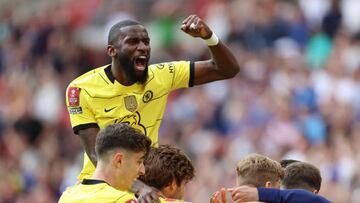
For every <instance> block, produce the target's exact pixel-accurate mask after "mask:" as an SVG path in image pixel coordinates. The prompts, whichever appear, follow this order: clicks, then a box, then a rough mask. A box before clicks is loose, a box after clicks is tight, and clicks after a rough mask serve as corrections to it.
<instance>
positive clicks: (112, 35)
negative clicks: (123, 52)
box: [108, 20, 142, 45]
mask: <svg viewBox="0 0 360 203" xmlns="http://www.w3.org/2000/svg"><path fill="white" fill-rule="evenodd" d="M130 25H142V24H141V23H139V22H137V21H135V20H123V21H120V22H118V23H116V24H115V25H113V26H112V27H111V28H110V31H109V35H108V44H109V45H114V44H115V42H116V41H117V38H118V37H119V33H120V29H121V28H123V27H126V26H130Z"/></svg>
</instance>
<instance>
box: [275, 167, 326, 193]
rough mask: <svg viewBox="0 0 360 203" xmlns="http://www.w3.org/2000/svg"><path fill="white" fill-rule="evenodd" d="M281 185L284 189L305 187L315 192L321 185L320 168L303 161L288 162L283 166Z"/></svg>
mask: <svg viewBox="0 0 360 203" xmlns="http://www.w3.org/2000/svg"><path fill="white" fill-rule="evenodd" d="M281 186H282V187H283V188H286V189H305V190H309V191H310V192H313V193H316V194H317V193H318V192H319V191H320V187H321V174H320V170H319V169H318V168H317V167H315V166H314V165H312V164H309V163H305V162H295V163H292V164H289V165H288V166H286V168H285V175H284V178H283V179H282V181H281Z"/></svg>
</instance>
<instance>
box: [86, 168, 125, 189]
mask: <svg viewBox="0 0 360 203" xmlns="http://www.w3.org/2000/svg"><path fill="white" fill-rule="evenodd" d="M117 173H118V172H116V171H114V170H113V169H112V168H111V167H107V166H106V164H105V166H104V164H102V163H101V162H98V163H97V166H96V168H95V172H94V174H93V175H92V177H91V178H92V179H98V180H104V181H105V182H107V183H108V184H109V185H110V186H111V187H113V188H115V189H117V190H127V188H124V187H123V186H122V185H121V184H119V182H118V181H117V180H118V179H119V177H117V176H116V175H115V174H117Z"/></svg>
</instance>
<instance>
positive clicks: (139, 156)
mask: <svg viewBox="0 0 360 203" xmlns="http://www.w3.org/2000/svg"><path fill="white" fill-rule="evenodd" d="M144 156H145V153H144V152H127V153H124V156H123V163H122V170H123V171H124V173H122V177H121V182H122V183H123V184H124V187H125V188H128V189H130V188H131V186H132V184H133V182H134V180H135V179H137V178H138V177H139V176H140V175H143V174H144V173H145V167H144V163H143V161H144Z"/></svg>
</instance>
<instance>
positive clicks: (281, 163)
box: [280, 159, 300, 168]
mask: <svg viewBox="0 0 360 203" xmlns="http://www.w3.org/2000/svg"><path fill="white" fill-rule="evenodd" d="M295 162H300V161H298V160H295V159H283V160H281V161H280V165H281V166H282V167H283V168H286V166H288V165H289V164H292V163H295Z"/></svg>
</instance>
